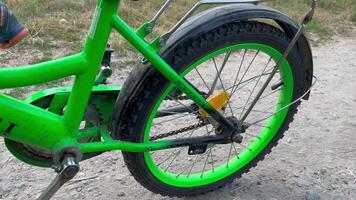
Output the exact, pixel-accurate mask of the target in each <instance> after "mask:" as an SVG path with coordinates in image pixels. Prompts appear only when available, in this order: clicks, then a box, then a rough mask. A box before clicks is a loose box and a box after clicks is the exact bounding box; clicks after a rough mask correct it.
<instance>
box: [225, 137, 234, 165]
mask: <svg viewBox="0 0 356 200" xmlns="http://www.w3.org/2000/svg"><path fill="white" fill-rule="evenodd" d="M232 144H233V142H232V143H231V145H230V151H229V157H228V158H227V162H226V168H229V161H230V156H231V151H232Z"/></svg>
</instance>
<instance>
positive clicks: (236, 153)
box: [232, 143, 240, 159]
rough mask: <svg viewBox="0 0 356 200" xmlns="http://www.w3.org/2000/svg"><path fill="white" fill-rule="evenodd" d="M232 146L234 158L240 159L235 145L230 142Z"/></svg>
mask: <svg viewBox="0 0 356 200" xmlns="http://www.w3.org/2000/svg"><path fill="white" fill-rule="evenodd" d="M232 146H233V147H234V150H235V155H236V158H237V159H240V157H239V153H238V152H237V150H236V147H235V143H232Z"/></svg>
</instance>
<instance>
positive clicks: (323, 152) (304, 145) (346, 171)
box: [0, 35, 356, 200]
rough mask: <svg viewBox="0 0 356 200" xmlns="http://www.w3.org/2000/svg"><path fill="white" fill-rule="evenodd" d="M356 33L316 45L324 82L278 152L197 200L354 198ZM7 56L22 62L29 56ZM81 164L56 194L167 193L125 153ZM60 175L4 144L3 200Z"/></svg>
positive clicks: (28, 195) (0, 153)
mask: <svg viewBox="0 0 356 200" xmlns="http://www.w3.org/2000/svg"><path fill="white" fill-rule="evenodd" d="M355 37H356V35H354V37H351V38H337V39H335V40H333V41H331V42H328V44H327V45H324V46H319V47H314V48H313V51H314V61H315V67H314V70H315V75H316V76H318V78H319V81H318V83H317V85H316V87H314V88H313V91H312V96H311V98H310V100H309V101H307V102H304V103H303V104H302V105H301V107H300V111H299V113H298V114H297V115H296V117H295V120H294V122H293V123H292V124H291V128H290V129H289V131H288V132H287V133H286V136H285V137H284V139H283V140H281V141H280V143H279V145H278V146H277V147H276V148H275V149H274V150H273V152H272V153H271V154H270V155H269V156H267V157H266V159H265V160H264V161H262V162H260V163H259V165H258V166H257V167H256V168H255V169H253V170H251V171H250V173H248V174H245V175H244V176H243V177H242V178H240V179H238V180H235V181H234V182H233V183H232V184H231V185H228V186H226V187H225V188H223V189H221V190H219V191H216V192H214V193H209V194H207V195H204V196H201V197H197V198H194V199H198V200H200V199H201V200H203V199H204V200H213V199H308V200H317V199H355V198H356V161H355V159H354V153H355V152H356V134H355V131H356V112H355V111H356V108H355V106H356V84H355V82H354V79H355V78H356V61H355V58H356V39H354V38H355ZM1 54H2V55H4V54H6V56H7V57H9V54H7V53H6V52H0V56H1ZM30 55H31V54H30ZM10 56H11V55H10ZM14 56H15V55H14ZM59 56H60V55H59ZM5 62H6V63H5V65H7V66H10V65H13V64H17V65H19V64H25V63H26V59H21V60H20V61H18V62H16V60H14V59H7V60H6V61H5ZM128 71H129V69H123V70H121V71H120V72H117V73H116V77H117V78H116V79H115V83H122V82H123V80H124V77H125V76H126V75H127V73H128ZM81 168H82V170H81V172H80V173H79V174H78V176H76V177H75V179H74V180H73V181H71V182H70V183H69V184H67V185H65V186H64V187H63V188H62V189H61V190H60V191H59V192H58V193H57V194H56V196H55V197H54V198H53V199H142V200H144V199H150V200H158V199H169V198H166V197H161V196H160V195H155V194H152V193H151V192H149V191H147V190H146V189H144V188H143V187H141V186H140V185H139V184H138V183H137V182H136V181H135V180H134V179H133V177H132V176H131V175H130V173H129V171H128V170H127V169H126V166H125V164H124V162H123V159H122V156H121V153H120V152H110V153H105V154H102V155H100V156H99V157H97V158H95V159H91V160H88V161H84V162H82V163H81ZM54 175H55V174H54V173H53V171H52V170H49V169H39V168H35V167H31V166H28V165H26V164H23V163H21V162H19V161H18V160H16V159H15V158H14V157H12V156H11V155H10V154H9V152H8V151H7V150H6V149H5V146H4V144H3V142H1V144H0V199H35V198H36V197H37V196H38V195H39V193H40V192H41V191H42V190H43V189H44V188H45V187H46V186H47V184H48V183H49V182H50V180H51V179H52V178H53V177H54Z"/></svg>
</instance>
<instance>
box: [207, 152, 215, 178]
mask: <svg viewBox="0 0 356 200" xmlns="http://www.w3.org/2000/svg"><path fill="white" fill-rule="evenodd" d="M209 154H210V159H211V167H212V169H213V172H214V171H215V167H214V159H213V151H212V149H211V150H210V153H209ZM208 156H209V155H208Z"/></svg>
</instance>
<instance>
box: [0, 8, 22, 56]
mask: <svg viewBox="0 0 356 200" xmlns="http://www.w3.org/2000/svg"><path fill="white" fill-rule="evenodd" d="M28 32H29V31H28V29H27V28H26V27H25V26H24V25H22V24H21V23H19V21H17V18H16V16H15V14H14V13H13V12H11V10H10V9H8V8H7V6H5V5H4V4H3V3H1V2H0V48H1V49H5V48H10V47H12V46H14V45H16V44H17V43H19V42H20V41H21V40H22V39H24V38H25V37H26V36H27V35H28Z"/></svg>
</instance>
